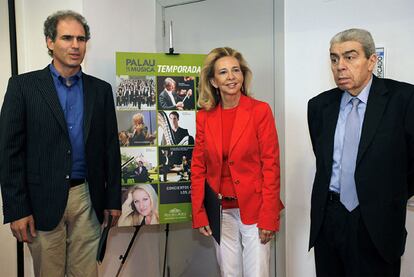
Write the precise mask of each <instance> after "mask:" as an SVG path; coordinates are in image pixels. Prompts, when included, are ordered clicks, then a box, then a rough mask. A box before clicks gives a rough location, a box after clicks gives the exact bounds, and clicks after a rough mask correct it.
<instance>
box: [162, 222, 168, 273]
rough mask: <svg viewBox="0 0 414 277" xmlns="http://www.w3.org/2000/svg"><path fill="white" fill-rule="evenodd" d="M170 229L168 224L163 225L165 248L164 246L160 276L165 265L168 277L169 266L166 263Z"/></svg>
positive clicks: (163, 271)
mask: <svg viewBox="0 0 414 277" xmlns="http://www.w3.org/2000/svg"><path fill="white" fill-rule="evenodd" d="M169 231H170V224H169V223H167V224H166V225H165V248H164V264H163V267H162V277H166V276H165V267H166V266H167V277H170V266H169V265H168V251H167V250H168V233H169Z"/></svg>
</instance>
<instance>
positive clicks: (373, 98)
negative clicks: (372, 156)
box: [356, 76, 389, 166]
mask: <svg viewBox="0 0 414 277" xmlns="http://www.w3.org/2000/svg"><path fill="white" fill-rule="evenodd" d="M373 78H374V79H373V80H372V85H371V89H370V92H369V96H368V103H367V109H366V111H365V116H364V122H363V125H362V132H361V139H360V141H359V149H358V156H357V163H356V164H357V166H358V163H359V162H360V160H361V158H362V156H363V155H364V153H365V151H366V150H367V148H368V146H369V144H370V143H371V141H372V139H373V137H374V135H375V132H376V130H377V128H378V125H379V123H380V122H381V119H382V115H383V113H384V111H385V107H386V106H387V103H388V96H389V94H388V93H387V91H388V90H387V88H386V87H385V86H384V82H383V81H382V80H381V79H378V78H377V77H375V76H373Z"/></svg>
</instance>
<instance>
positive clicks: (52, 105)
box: [0, 67, 121, 231]
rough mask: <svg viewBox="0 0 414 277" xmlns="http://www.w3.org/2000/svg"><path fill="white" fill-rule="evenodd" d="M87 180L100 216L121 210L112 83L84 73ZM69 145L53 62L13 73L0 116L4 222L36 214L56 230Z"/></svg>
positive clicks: (67, 174)
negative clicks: (50, 68) (38, 68)
mask: <svg viewBox="0 0 414 277" xmlns="http://www.w3.org/2000/svg"><path fill="white" fill-rule="evenodd" d="M82 78H83V88H84V142H85V159H86V164H87V181H88V184H89V191H90V196H91V200H92V204H93V207H94V209H95V212H96V215H97V217H98V219H99V221H101V222H102V220H103V210H104V209H119V210H120V209H121V187H120V182H121V181H120V172H121V170H120V164H121V163H120V152H119V143H118V134H117V133H118V131H117V123H116V116H115V109H114V101H113V96H112V89H111V86H110V85H109V84H108V83H106V82H104V81H102V80H99V79H97V78H95V77H92V76H89V75H87V74H84V73H83V74H82ZM71 151H72V150H71V144H70V140H69V135H68V130H67V127H66V121H65V118H64V115H63V110H62V108H61V106H60V103H59V99H58V96H57V92H56V89H55V86H54V83H53V79H52V77H51V74H50V71H49V67H46V68H45V69H43V70H38V71H34V72H29V73H26V74H22V75H18V76H14V77H12V78H10V80H9V84H8V88H7V92H6V96H5V98H4V103H3V107H2V111H1V116H0V183H1V190H2V195H3V205H4V210H3V212H4V222H5V223H8V222H11V221H14V220H17V219H20V218H22V217H25V216H28V215H31V214H32V215H33V216H34V219H35V224H36V229H38V230H42V231H48V230H52V229H53V228H54V227H56V225H57V224H58V223H59V221H60V220H61V218H62V215H63V212H64V210H65V208H66V203H67V198H68V192H69V178H70V174H71V166H72V161H71Z"/></svg>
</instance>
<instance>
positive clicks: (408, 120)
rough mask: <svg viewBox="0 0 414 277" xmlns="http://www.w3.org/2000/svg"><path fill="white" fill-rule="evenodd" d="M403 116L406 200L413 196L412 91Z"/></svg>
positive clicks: (413, 133)
mask: <svg viewBox="0 0 414 277" xmlns="http://www.w3.org/2000/svg"><path fill="white" fill-rule="evenodd" d="M411 92H412V93H411V100H410V102H409V103H410V104H409V105H408V109H407V115H406V116H405V128H406V132H407V138H408V180H407V184H408V198H411V197H412V196H413V195H414V91H411Z"/></svg>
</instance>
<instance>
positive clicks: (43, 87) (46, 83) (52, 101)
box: [36, 66, 69, 136]
mask: <svg viewBox="0 0 414 277" xmlns="http://www.w3.org/2000/svg"><path fill="white" fill-rule="evenodd" d="M37 81H38V83H37V84H36V86H37V88H38V89H39V91H40V93H41V95H42V97H43V99H44V100H45V101H46V103H47V104H48V105H49V107H50V109H51V110H52V113H53V115H54V116H55V118H56V120H57V121H58V123H59V125H60V126H61V127H62V130H63V131H64V132H65V134H66V135H68V136H69V133H68V129H67V126H66V120H65V115H64V114H63V109H62V106H61V105H60V102H59V97H58V95H57V92H56V88H55V84H54V83H53V78H52V76H51V73H50V70H49V66H47V67H46V68H45V69H43V70H42V71H41V72H40V75H39V79H38V80H37Z"/></svg>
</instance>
